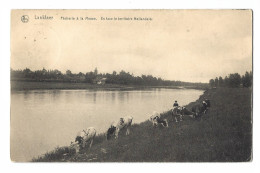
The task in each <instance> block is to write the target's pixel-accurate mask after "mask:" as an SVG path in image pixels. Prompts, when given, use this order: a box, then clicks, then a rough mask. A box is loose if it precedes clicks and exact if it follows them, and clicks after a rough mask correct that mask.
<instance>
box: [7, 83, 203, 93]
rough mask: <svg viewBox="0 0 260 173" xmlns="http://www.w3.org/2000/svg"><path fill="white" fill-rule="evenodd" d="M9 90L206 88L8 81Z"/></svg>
mask: <svg viewBox="0 0 260 173" xmlns="http://www.w3.org/2000/svg"><path fill="white" fill-rule="evenodd" d="M10 84H11V91H28V90H86V89H89V90H142V89H152V88H163V89H197V90H206V89H208V88H207V87H194V86H148V85H118V84H104V85H98V84H89V83H64V82H37V81H10Z"/></svg>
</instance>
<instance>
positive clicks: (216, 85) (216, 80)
mask: <svg viewBox="0 0 260 173" xmlns="http://www.w3.org/2000/svg"><path fill="white" fill-rule="evenodd" d="M218 86H219V83H218V77H216V78H215V87H218Z"/></svg>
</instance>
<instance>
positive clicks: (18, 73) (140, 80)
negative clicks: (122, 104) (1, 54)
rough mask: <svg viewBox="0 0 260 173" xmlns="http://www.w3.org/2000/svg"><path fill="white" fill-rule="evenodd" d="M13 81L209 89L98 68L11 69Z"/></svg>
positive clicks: (194, 84) (203, 85)
mask: <svg viewBox="0 0 260 173" xmlns="http://www.w3.org/2000/svg"><path fill="white" fill-rule="evenodd" d="M11 80H23V81H48V82H52V81H53V82H75V83H78V82H80V83H98V81H100V80H105V83H106V84H122V85H151V86H191V87H207V86H208V84H207V83H191V82H182V81H171V80H163V79H162V78H160V77H159V78H157V77H154V76H152V75H141V76H134V75H133V74H130V73H129V72H125V71H124V70H122V71H120V72H119V73H117V72H116V71H113V72H112V73H111V74H110V73H103V74H102V73H98V70H97V68H95V70H94V71H90V72H87V73H82V72H79V73H77V74H76V73H72V72H71V71H70V70H67V71H66V73H65V74H63V73H62V72H61V71H59V70H57V69H55V70H46V69H45V68H43V69H42V70H36V71H31V70H30V69H29V68H26V69H24V70H13V69H11Z"/></svg>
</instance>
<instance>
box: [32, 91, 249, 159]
mask: <svg viewBox="0 0 260 173" xmlns="http://www.w3.org/2000/svg"><path fill="white" fill-rule="evenodd" d="M205 98H208V99H210V100H211V108H210V110H209V112H208V113H207V114H206V115H203V116H202V117H201V118H200V119H196V120H195V119H192V118H191V117H189V116H185V117H184V121H182V122H178V123H175V122H173V121H172V118H171V115H170V112H165V113H163V117H164V118H167V119H168V121H169V127H168V128H162V127H158V128H153V127H152V124H151V122H149V121H145V122H143V123H141V124H134V125H133V126H132V127H131V133H130V135H129V136H125V135H124V131H123V132H122V133H120V136H119V139H118V140H110V141H106V139H105V135H104V134H101V135H99V136H97V137H96V138H95V140H94V143H93V146H92V148H91V149H86V150H84V151H81V152H80V153H78V154H75V153H74V151H72V150H69V148H68V147H60V148H57V149H55V150H54V151H52V152H49V153H46V154H45V155H44V156H41V157H38V158H37V159H33V161H36V162H37V161H39V162H241V161H250V160H251V159H252V155H251V150H252V124H251V121H252V117H251V111H252V110H251V100H252V96H251V89H248V88H217V89H211V90H207V91H205V92H204V94H203V95H202V96H201V97H200V98H199V99H198V100H197V101H196V102H192V103H190V104H188V105H187V106H186V107H187V108H188V109H191V107H192V106H193V105H194V104H197V103H200V102H202V100H204V99H205ZM147 118H148V117H147Z"/></svg>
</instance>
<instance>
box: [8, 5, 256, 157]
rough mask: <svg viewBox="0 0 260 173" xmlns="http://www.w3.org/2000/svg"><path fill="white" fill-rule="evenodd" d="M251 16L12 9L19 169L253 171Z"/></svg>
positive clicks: (14, 138)
mask: <svg viewBox="0 0 260 173" xmlns="http://www.w3.org/2000/svg"><path fill="white" fill-rule="evenodd" d="M252 18H253V13H252V11H251V10H231V9H230V10H12V11H11V64H10V73H11V81H10V82H11V115H10V116H11V118H10V125H11V126H10V127H11V128H10V134H11V136H10V149H11V151H10V157H11V160H12V161H15V162H248V161H252V159H253V157H252V153H253V149H252V123H253V122H252V119H253V118H252V116H253V115H252V83H253V73H252V58H253V57H252Z"/></svg>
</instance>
